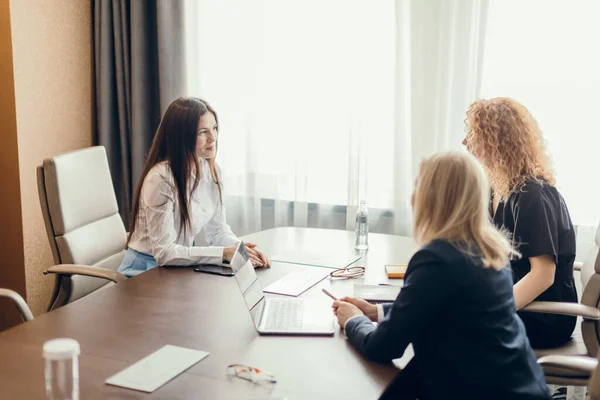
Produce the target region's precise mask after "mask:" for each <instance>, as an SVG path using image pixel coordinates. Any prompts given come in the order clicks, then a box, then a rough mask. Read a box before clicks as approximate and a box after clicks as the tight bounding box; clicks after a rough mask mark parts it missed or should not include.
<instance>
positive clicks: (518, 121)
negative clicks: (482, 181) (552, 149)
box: [465, 97, 555, 200]
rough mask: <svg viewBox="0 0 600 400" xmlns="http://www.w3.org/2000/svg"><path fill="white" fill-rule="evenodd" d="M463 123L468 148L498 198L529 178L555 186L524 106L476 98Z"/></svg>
mask: <svg viewBox="0 0 600 400" xmlns="http://www.w3.org/2000/svg"><path fill="white" fill-rule="evenodd" d="M465 123H466V125H467V137H466V138H465V145H466V146H467V150H468V151H469V152H471V153H472V154H473V155H474V156H475V157H477V158H478V159H479V161H481V163H482V164H483V167H484V168H485V170H486V172H487V174H488V179H489V182H490V186H491V187H492V189H493V190H494V192H495V193H496V194H498V195H500V198H501V199H503V200H505V199H506V198H507V197H508V196H509V195H510V194H511V193H513V192H516V191H520V190H521V189H522V188H523V186H524V185H525V183H526V182H527V180H531V179H533V180H537V181H545V182H547V183H548V184H550V185H552V186H554V184H555V176H554V170H553V168H552V162H551V159H550V156H549V155H548V152H547V151H546V141H545V140H544V137H543V135H542V131H541V130H540V128H539V126H538V123H537V121H536V120H535V118H533V116H532V115H531V113H530V112H529V110H528V109H527V108H526V107H525V106H523V105H522V104H520V103H519V102H517V101H515V100H513V99H510V98H506V97H497V98H494V99H490V100H478V101H476V102H474V103H473V104H471V106H470V107H469V110H468V111H467V119H466V120H465Z"/></svg>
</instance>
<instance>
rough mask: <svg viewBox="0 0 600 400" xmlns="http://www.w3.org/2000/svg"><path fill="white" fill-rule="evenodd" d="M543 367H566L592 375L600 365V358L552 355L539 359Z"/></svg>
mask: <svg viewBox="0 0 600 400" xmlns="http://www.w3.org/2000/svg"><path fill="white" fill-rule="evenodd" d="M538 364H540V365H541V366H542V367H553V368H566V369H570V370H574V371H578V372H584V373H589V374H590V375H591V374H592V372H594V370H595V369H596V367H597V366H598V360H597V359H595V358H594V357H585V356H564V355H551V356H544V357H541V358H540V359H538Z"/></svg>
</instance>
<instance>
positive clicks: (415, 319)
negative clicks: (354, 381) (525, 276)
mask: <svg viewBox="0 0 600 400" xmlns="http://www.w3.org/2000/svg"><path fill="white" fill-rule="evenodd" d="M507 266H508V265H507ZM512 290H513V280H512V275H511V272H510V269H509V268H504V269H502V270H500V271H496V270H493V269H491V268H484V267H483V266H482V265H481V262H480V261H477V260H474V259H473V258H471V257H468V256H465V255H464V254H463V253H462V252H460V251H459V250H457V249H456V248H455V247H454V246H452V245H451V244H449V243H447V242H444V241H434V242H432V243H430V244H428V245H427V246H425V247H423V248H422V249H421V250H419V251H418V252H417V253H416V254H415V255H414V256H413V257H412V259H411V260H410V263H409V264H408V269H407V271H406V277H405V279H404V286H403V288H402V290H401V291H400V294H399V295H398V297H397V298H396V301H395V302H394V303H393V304H387V305H385V306H384V309H385V310H386V316H385V318H384V320H383V321H382V322H381V323H380V324H379V326H378V327H377V328H376V327H375V326H374V325H373V324H372V323H371V322H370V320H369V319H368V318H367V317H364V316H362V317H358V318H354V319H352V320H350V321H348V323H347V324H346V335H347V336H348V339H349V340H350V341H351V342H352V344H353V345H354V346H355V347H357V348H358V349H359V350H360V351H361V352H362V353H363V354H364V355H365V356H366V357H367V358H369V359H371V360H373V361H377V362H389V361H391V360H392V359H394V358H398V357H401V356H402V354H403V353H404V349H405V348H406V346H407V345H408V344H409V343H412V344H413V348H414V352H415V358H414V359H413V361H412V363H415V365H416V368H417V374H418V375H419V376H420V380H421V385H420V386H421V387H422V388H423V389H422V390H424V391H425V393H424V395H423V398H426V399H448V398H450V396H449V394H450V393H460V398H461V399H484V398H485V399H515V400H517V399H530V400H532V399H549V398H550V395H549V393H548V388H547V387H546V384H545V380H544V375H543V373H542V371H541V369H540V367H539V365H538V364H537V362H536V358H535V356H534V355H533V352H532V350H531V347H530V346H529V342H528V340H527V337H526V335H525V328H524V327H523V323H522V322H521V320H520V319H519V317H518V316H517V314H516V312H515V302H514V298H513V292H512Z"/></svg>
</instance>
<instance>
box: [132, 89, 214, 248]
mask: <svg viewBox="0 0 600 400" xmlns="http://www.w3.org/2000/svg"><path fill="white" fill-rule="evenodd" d="M207 112H211V113H212V114H213V115H214V116H215V121H217V129H218V126H219V119H218V117H217V113H216V112H215V110H214V109H213V108H212V107H211V106H210V105H209V104H208V103H207V102H206V101H204V100H201V99H198V98H195V97H180V98H178V99H177V100H175V101H174V102H172V103H171V104H170V105H169V108H167V111H166V112H165V115H163V117H162V119H161V121H160V124H159V126H158V130H157V131H156V134H155V135H154V140H153V141H152V147H151V148H150V152H149V153H148V157H147V158H146V165H145V166H144V170H143V171H142V176H141V177H140V181H139V182H138V184H137V187H136V188H135V193H134V196H133V207H132V213H131V220H130V224H129V227H130V231H129V237H128V238H127V243H129V241H130V240H131V237H132V235H133V232H135V229H136V227H137V220H138V214H139V212H140V197H141V193H142V186H143V185H144V180H145V179H146V176H147V175H148V173H149V172H150V170H151V169H152V168H153V167H154V166H155V165H156V164H158V163H161V162H163V161H166V162H167V163H168V165H169V167H170V169H171V173H172V174H173V179H174V181H175V192H176V193H177V201H178V202H179V218H180V221H181V224H180V227H179V232H178V236H177V237H180V236H181V235H182V234H183V235H185V233H186V232H187V229H188V228H189V229H190V230H191V219H190V206H189V200H190V198H191V197H192V196H193V194H194V192H195V190H196V188H197V187H198V180H197V179H194V181H193V183H192V189H191V190H188V184H189V181H190V177H191V175H192V173H194V174H195V176H196V177H200V163H199V160H198V156H197V155H196V140H197V138H198V123H199V121H200V117H201V116H202V115H204V114H205V113H207ZM217 144H218V140H217V141H216V142H215V156H216V152H217V149H218V146H217ZM207 161H208V165H209V168H210V174H211V177H212V180H213V182H214V183H215V184H216V185H217V187H218V188H219V200H220V201H221V206H222V204H223V198H222V193H221V181H220V179H219V176H218V174H217V168H216V164H215V159H214V158H209V159H208V160H207ZM192 166H193V167H192ZM192 168H193V170H192ZM203 173H206V172H205V171H203Z"/></svg>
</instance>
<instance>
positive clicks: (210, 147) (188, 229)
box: [119, 97, 270, 277]
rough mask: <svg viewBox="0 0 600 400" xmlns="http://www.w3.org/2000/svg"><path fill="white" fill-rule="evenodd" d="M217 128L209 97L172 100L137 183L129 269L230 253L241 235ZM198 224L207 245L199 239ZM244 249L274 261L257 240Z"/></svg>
mask: <svg viewBox="0 0 600 400" xmlns="http://www.w3.org/2000/svg"><path fill="white" fill-rule="evenodd" d="M218 135H219V125H218V117H217V113H216V112H215V110H214V109H213V108H212V107H211V106H210V105H209V104H208V103H207V102H205V101H203V100H200V99H197V98H183V97H181V98H179V99H177V100H175V101H174V102H173V103H171V105H170V106H169V108H168V109H167V111H166V112H165V114H164V116H163V118H162V120H161V121H160V125H159V127H158V130H157V132H156V135H155V136H154V140H153V142H152V147H151V149H150V153H149V154H148V158H147V159H146V165H145V166H144V170H143V171H142V176H141V178H140V182H139V183H138V185H137V187H136V190H135V194H134V198H133V211H132V214H131V221H130V233H129V238H128V249H127V252H126V254H125V257H124V259H123V261H122V263H121V266H120V267H119V272H121V273H123V274H124V275H125V276H129V277H131V276H134V275H138V274H140V273H142V272H144V271H147V270H149V269H151V268H154V267H156V266H158V265H182V266H183V265H194V264H219V263H221V262H223V261H230V260H231V258H232V256H233V253H234V251H235V248H236V247H237V244H238V243H239V241H240V239H238V237H237V236H236V235H234V234H233V232H232V231H231V228H230V227H229V225H227V222H226V220H225V208H224V205H223V200H222V186H221V171H220V168H219V167H218V165H217V164H216V162H215V156H216V153H217V143H218ZM200 231H204V236H205V238H206V241H207V242H208V244H209V246H205V247H204V246H203V247H201V246H195V245H194V237H195V236H196V235H197V234H198V233H200ZM246 249H247V251H248V254H249V255H250V258H251V260H252V264H254V265H264V266H270V263H269V260H268V259H267V258H266V257H265V256H264V255H263V254H262V253H261V252H260V251H259V250H258V249H257V248H256V245H255V244H252V243H246Z"/></svg>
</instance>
